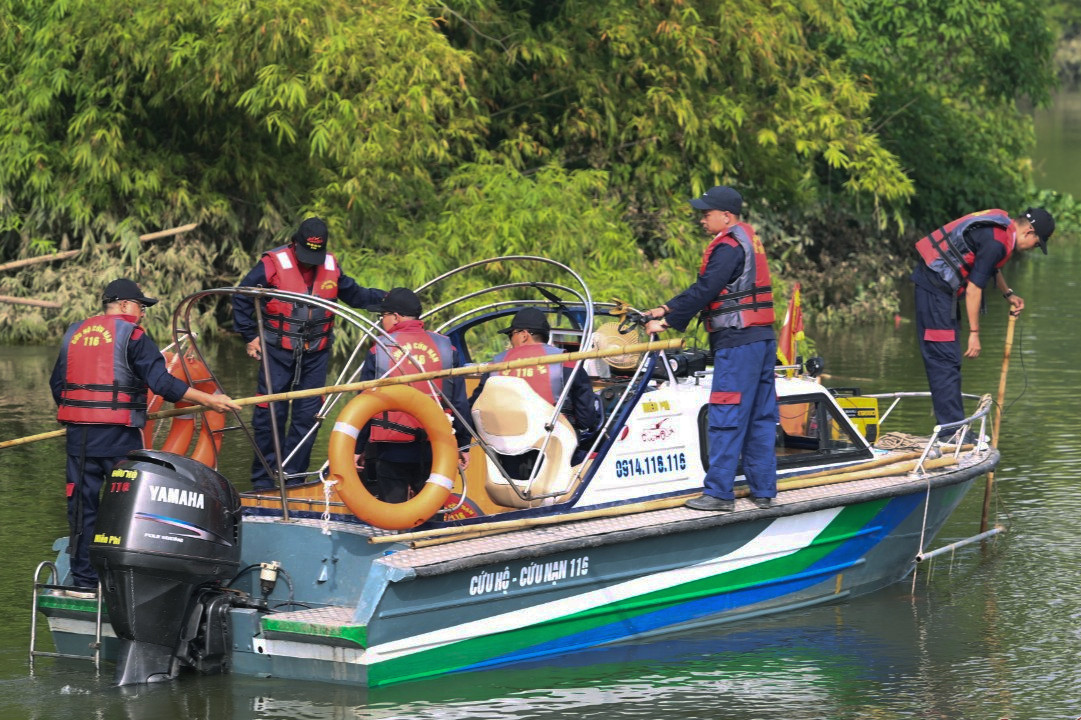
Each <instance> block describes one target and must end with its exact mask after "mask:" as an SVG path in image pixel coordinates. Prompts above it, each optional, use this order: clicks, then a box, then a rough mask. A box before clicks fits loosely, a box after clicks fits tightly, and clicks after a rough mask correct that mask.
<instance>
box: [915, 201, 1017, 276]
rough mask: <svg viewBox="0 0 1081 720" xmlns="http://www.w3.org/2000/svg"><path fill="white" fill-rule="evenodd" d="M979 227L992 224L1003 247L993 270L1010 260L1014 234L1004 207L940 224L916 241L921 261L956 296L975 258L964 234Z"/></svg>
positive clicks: (1014, 239)
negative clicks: (1002, 253) (1004, 249)
mask: <svg viewBox="0 0 1081 720" xmlns="http://www.w3.org/2000/svg"><path fill="white" fill-rule="evenodd" d="M979 226H991V227H993V228H994V229H995V230H994V238H995V240H996V241H998V242H999V243H1001V244H1002V246H1003V247H1005V248H1006V256H1005V257H1003V258H1002V261H1001V262H999V263H998V264H997V265H995V269H998V268H1000V267H1002V266H1003V265H1005V264H1006V261H1007V260H1009V259H1010V255H1011V254H1012V253H1013V248H1014V245H1015V244H1016V241H1017V233H1015V232H1012V231H1011V230H1012V226H1013V220H1011V219H1010V216H1009V213H1007V212H1006V211H1005V210H997V209H995V210H981V211H980V212H974V213H970V214H968V215H965V216H964V217H963V218H958V219H957V220H954V221H953V222H951V223H947V224H946V225H943V226H942V227H940V228H938V229H937V230H935V231H933V232H932V233H931V234H930V235H928V236H926V237H923V238H920V239H919V240H918V241H917V242H916V250H917V251H918V252H919V253H920V257H921V258H923V262H924V264H926V265H927V267H928V268H930V269H931V271H932V272H934V273H935V274H936V275H938V276H939V277H940V278H942V280H943V282H945V283H946V284H947V285H949V286H950V289H952V290H954V291H955V292H956V293H957V294H958V295H960V294H962V293H963V292H964V291H965V281H966V280H967V279H968V274H969V273H970V272H972V264H973V262H975V260H976V249H975V248H974V247H973V246H972V245H971V244H970V243H969V241H968V238H967V237H966V236H965V233H966V232H967V231H968V230H969V229H971V228H973V227H979Z"/></svg>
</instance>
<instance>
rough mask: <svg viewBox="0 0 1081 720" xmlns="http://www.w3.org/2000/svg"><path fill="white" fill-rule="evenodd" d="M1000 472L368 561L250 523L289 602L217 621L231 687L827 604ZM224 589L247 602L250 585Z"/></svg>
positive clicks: (865, 486)
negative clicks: (285, 579)
mask: <svg viewBox="0 0 1081 720" xmlns="http://www.w3.org/2000/svg"><path fill="white" fill-rule="evenodd" d="M997 460H998V455H997V452H995V451H993V450H992V451H989V452H988V453H985V454H984V455H983V456H982V457H980V458H973V459H972V460H971V461H969V462H968V463H967V464H966V465H965V466H964V467H960V468H958V467H954V468H953V469H951V470H950V471H946V472H938V473H935V474H932V475H931V476H930V477H927V478H901V479H896V478H895V479H893V480H888V479H879V480H868V481H860V482H855V483H846V484H845V487H844V489H843V490H838V489H837V488H833V489H829V491H828V492H826V491H825V489H823V488H816V489H812V490H793V491H789V492H786V493H781V496H780V497H779V502H778V503H777V504H776V505H775V506H774V507H773V508H771V509H769V510H760V509H757V508H755V507H754V506H753V505H752V504H751V503H750V502H749V501H747V500H738V501H737V506H736V511H735V512H733V513H700V512H696V511H693V510H689V509H686V508H683V507H676V508H671V509H668V510H662V511H654V512H650V513H639V514H637V515H632V516H627V517H622V518H602V519H595V520H589V521H580V522H578V523H567V524H565V525H558V526H550V527H540V528H532V529H527V530H520V531H517V532H515V533H509V534H503V535H497V536H494V537H490V538H477V539H470V540H456V541H454V542H448V543H445V544H443V545H438V546H434V547H426V548H423V549H410V548H408V547H406V546H405V545H404V544H402V543H396V544H373V543H371V542H369V540H370V538H371V537H372V531H371V529H365V528H363V527H361V526H354V525H349V524H346V523H330V524H329V525H326V524H320V523H318V522H317V521H294V522H291V523H283V522H276V521H273V520H271V519H268V518H249V519H247V520H246V521H245V523H244V529H243V547H244V551H243V562H242V564H243V565H249V564H256V563H261V562H268V561H270V560H278V561H279V562H280V563H281V564H282V567H283V568H285V569H286V570H287V571H288V573H289V574H290V577H289V581H290V582H289V585H290V586H291V587H288V588H287V587H286V585H285V583H279V584H278V586H277V587H276V588H275V589H274V591H273V592H272V593H271V594H270V596H269V597H268V598H267V600H268V604H269V605H270V606H271V607H274V606H275V605H278V609H279V610H281V609H286V610H287V611H285V612H276V613H270V614H266V613H264V612H260V611H257V610H255V609H251V608H234V609H233V610H231V611H230V631H231V635H232V638H233V652H232V657H231V659H230V669H231V671H232V672H234V673H240V674H245V675H255V676H272V677H282V678H295V679H305V680H321V681H330V682H346V683H357V684H362V685H366V686H370V687H375V686H381V685H386V684H391V683H396V682H402V681H406V680H412V679H418V678H424V677H431V676H436V675H441V674H445V673H451V672H460V671H466V670H476V669H481V668H489V667H495V666H503V665H512V664H517V663H527V662H535V661H538V660H543V659H544V658H546V657H550V656H554V655H560V654H564V653H568V652H574V651H576V650H579V649H585V648H591V647H597V646H602V645H606V644H612V643H618V642H620V641H624V640H630V639H635V640H641V639H643V638H649V637H652V636H658V635H663V634H669V633H677V632H681V631H686V630H690V629H695V628H700V627H704V626H709V625H719V624H723V623H732V622H738V621H740V620H745V619H748V618H753V617H756V616H760V615H766V614H771V613H780V612H786V611H791V610H798V609H800V608H805V607H809V606H813V605H817V604H821V603H829V602H837V601H840V600H844V599H846V598H849V597H853V596H857V595H862V594H865V593H868V592H872V591H874V590H877V589H879V588H881V587H883V586H886V585H888V584H890V583H893V582H896V581H898V580H900V579H902V578H904V577H905V576H906V575H908V574H909V573H910V572H912V569H913V567H914V565H915V562H916V556H917V555H918V554H919V553H920V552H921V551H922V550H924V549H927V548H928V544H929V543H930V541H931V539H932V538H933V537H934V535H935V534H936V533H937V532H938V530H939V529H940V528H941V527H942V525H943V524H944V523H945V521H946V519H947V518H948V517H949V515H950V513H951V512H952V511H953V510H954V509H955V508H956V506H957V504H958V503H959V502H960V501H961V499H962V497H963V496H964V494H965V492H966V491H967V489H968V488H969V487H970V486H971V484H972V482H973V480H974V479H975V478H976V477H978V476H980V475H982V474H983V473H984V472H986V471H987V470H989V469H991V468H993V467H994V465H995V463H996V462H997ZM925 501H926V502H925ZM925 510H926V512H925ZM324 530H325V531H326V532H324ZM246 582H250V585H247V587H246ZM236 586H237V587H240V588H241V589H245V587H246V589H247V590H248V591H249V592H251V593H253V594H257V593H258V589H257V579H256V578H255V577H254V576H252V577H250V578H247V579H246V581H241V582H238V583H236ZM81 602H84V603H86V611H87V615H88V616H90V613H91V612H92V608H93V604H92V603H90V602H89V601H81ZM288 603H304V604H305V605H306V606H308V607H305V608H303V609H300V610H296V611H289V610H288V608H285V606H286V605H288ZM72 605H73V604H72V603H71V601H66V602H65V603H64V612H63V618H62V619H63V621H64V622H63V632H64V633H65V635H64V638H65V643H66V644H68V645H69V646H74V645H77V644H79V633H78V632H77V631H73V627H74V625H73V623H75V622H76V621H75V620H73V619H72V615H73V614H74V613H73V610H72ZM43 611H44V612H45V613H46V614H47V615H50V612H51V609H50V607H49V606H48V603H45V604H44V605H43ZM60 619H61V618H60V617H55V618H54V617H52V616H50V621H51V622H53V621H54V620H56V621H58V620H60ZM83 627H85V628H86V629H87V630H86V632H87V633H88V634H89V633H92V629H93V626H92V616H90V617H89V619H88V620H87V621H86V622H85V623H84V624H83ZM60 630H61V627H60V626H59V625H56V626H55V627H54V631H60ZM58 642H59V637H58ZM82 642H83V643H84V645H83V646H84V647H85V638H83V640H82ZM719 647H720V648H723V639H721V640H719ZM109 648H110V645H109V644H107V645H106V647H105V650H106V653H107V655H106V657H108V652H109Z"/></svg>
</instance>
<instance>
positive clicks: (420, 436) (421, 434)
mask: <svg viewBox="0 0 1081 720" xmlns="http://www.w3.org/2000/svg"><path fill="white" fill-rule="evenodd" d="M369 423H371V425H372V427H381V428H383V429H384V430H391V431H393V432H399V433H402V434H403V435H412V436H413V437H414V438H415V439H416V440H427V439H428V433H427V432H425V430H424V428H419V427H411V426H409V425H402V424H401V423H396V422H393V421H391V420H389V419H387V414H386V413H383V415H382V417H375V418H372V419H371V420H369ZM378 442H394V441H393V440H391V441H387V440H380V441H378ZM399 442H413V441H411V440H403V441H399Z"/></svg>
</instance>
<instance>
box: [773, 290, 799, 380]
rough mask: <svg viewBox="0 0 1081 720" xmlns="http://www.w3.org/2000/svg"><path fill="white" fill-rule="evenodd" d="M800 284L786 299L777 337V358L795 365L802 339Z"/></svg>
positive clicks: (782, 362)
mask: <svg viewBox="0 0 1081 720" xmlns="http://www.w3.org/2000/svg"><path fill="white" fill-rule="evenodd" d="M799 291H800V284H799V283H796V284H795V286H794V287H793V288H792V297H790V298H789V299H788V311H787V312H785V314H784V324H783V325H782V326H781V336H780V337H779V338H778V339H777V358H778V359H779V360H780V361H781V364H782V365H795V364H796V355H797V354H798V353H799V349H798V345H797V344H798V342H799V341H800V340H802V339H803V304H802V303H801V302H800V294H799Z"/></svg>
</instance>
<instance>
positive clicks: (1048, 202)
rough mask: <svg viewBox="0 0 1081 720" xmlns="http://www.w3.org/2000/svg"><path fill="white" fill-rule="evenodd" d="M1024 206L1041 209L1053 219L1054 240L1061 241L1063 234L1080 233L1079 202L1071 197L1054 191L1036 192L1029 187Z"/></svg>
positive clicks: (1080, 208)
mask: <svg viewBox="0 0 1081 720" xmlns="http://www.w3.org/2000/svg"><path fill="white" fill-rule="evenodd" d="M1026 204H1027V205H1030V206H1033V207H1042V208H1044V209H1045V210H1047V211H1048V212H1049V213H1051V217H1053V218H1055V236H1054V240H1059V239H1061V237H1062V235H1063V234H1065V233H1072V234H1075V235H1076V234H1078V233H1081V201H1078V200H1076V199H1075V198H1074V197H1073V196H1071V195H1069V194H1066V193H1060V192H1058V191H1056V190H1037V189H1036V188H1035V187H1030V188H1029V197H1028V199H1027V202H1026Z"/></svg>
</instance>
